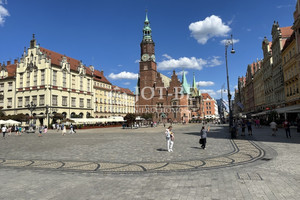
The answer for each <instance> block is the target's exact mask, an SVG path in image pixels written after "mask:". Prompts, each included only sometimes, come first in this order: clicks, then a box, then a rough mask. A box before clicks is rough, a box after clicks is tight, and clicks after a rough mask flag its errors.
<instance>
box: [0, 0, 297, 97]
mask: <svg viewBox="0 0 300 200" xmlns="http://www.w3.org/2000/svg"><path fill="white" fill-rule="evenodd" d="M295 6H296V0H268V1H267V0H252V1H241V0H228V1H222V0H210V1H200V0H185V1H183V0H176V1H174V0H127V1H125V0H86V1H76V0H51V1H50V0H48V1H46V0H27V1H24V0H0V61H1V62H3V61H7V60H13V59H15V58H18V57H21V54H22V52H23V49H24V47H25V46H26V47H28V46H29V41H30V40H31V38H32V33H35V34H36V38H37V41H38V43H40V45H41V46H42V47H44V48H47V49H50V50H53V51H56V52H58V53H61V54H66V55H67V56H70V57H73V58H75V59H78V60H82V61H83V63H84V64H86V65H87V66H88V65H94V66H95V68H96V69H98V70H103V71H104V74H105V76H106V77H107V78H108V79H109V80H110V81H111V82H112V83H113V84H116V85H118V86H121V87H127V88H130V89H131V90H134V87H135V85H136V82H137V80H136V77H137V73H138V70H139V64H138V62H137V60H139V59H140V42H141V40H142V28H143V23H144V20H145V9H148V17H149V20H150V24H151V28H152V37H153V40H154V42H155V52H156V61H157V64H158V69H159V71H160V72H162V73H163V74H165V75H168V76H170V72H171V71H172V70H173V69H175V70H176V72H178V73H180V72H181V71H182V69H183V68H184V70H185V71H187V73H188V74H187V79H188V81H189V82H190V83H191V82H192V76H193V72H194V73H195V75H196V81H197V82H199V87H200V89H201V90H202V91H203V92H209V93H210V94H211V95H212V96H213V97H215V98H220V91H219V90H220V89H221V87H222V85H223V84H224V83H226V71H225V47H224V44H221V41H222V40H224V39H226V38H229V37H230V34H233V37H234V39H235V40H236V41H238V42H236V43H235V44H234V48H235V50H236V53H235V54H234V55H231V54H230V53H229V55H228V65H229V76H230V85H231V91H233V88H234V87H235V86H236V85H237V77H238V76H242V75H245V73H246V68H247V65H248V64H250V63H252V62H253V61H255V60H256V59H257V58H258V59H261V58H262V50H261V43H262V40H263V37H264V36H267V37H268V39H269V40H271V28H272V24H273V22H274V20H276V21H278V22H279V25H280V26H281V27H285V26H291V25H292V24H293V12H294V10H295ZM229 50H230V49H229ZM179 77H180V78H181V76H179ZM225 86H226V84H225ZM226 87H227V86H226Z"/></svg>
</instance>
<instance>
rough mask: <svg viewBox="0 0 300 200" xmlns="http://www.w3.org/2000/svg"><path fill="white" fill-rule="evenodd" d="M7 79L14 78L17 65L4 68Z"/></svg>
mask: <svg viewBox="0 0 300 200" xmlns="http://www.w3.org/2000/svg"><path fill="white" fill-rule="evenodd" d="M6 69H7V73H8V77H14V76H15V75H16V69H17V64H12V65H7V66H6Z"/></svg>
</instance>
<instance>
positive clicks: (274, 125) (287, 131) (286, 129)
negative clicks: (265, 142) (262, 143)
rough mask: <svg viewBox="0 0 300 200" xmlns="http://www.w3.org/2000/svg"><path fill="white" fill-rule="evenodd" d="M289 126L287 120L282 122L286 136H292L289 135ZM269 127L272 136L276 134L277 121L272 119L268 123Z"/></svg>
mask: <svg viewBox="0 0 300 200" xmlns="http://www.w3.org/2000/svg"><path fill="white" fill-rule="evenodd" d="M290 127H291V124H290V123H289V122H288V121H287V120H285V121H284V122H283V128H284V130H285V134H286V137H287V138H292V136H291V128H290ZM270 128H271V130H272V136H276V135H277V131H278V127H277V123H276V122H274V121H272V122H271V123H270Z"/></svg>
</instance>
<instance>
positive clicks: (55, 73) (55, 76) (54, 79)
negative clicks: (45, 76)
mask: <svg viewBox="0 0 300 200" xmlns="http://www.w3.org/2000/svg"><path fill="white" fill-rule="evenodd" d="M56 78H57V71H55V70H53V85H54V86H56V84H57V82H56Z"/></svg>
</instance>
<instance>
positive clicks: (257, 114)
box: [251, 111, 268, 117]
mask: <svg viewBox="0 0 300 200" xmlns="http://www.w3.org/2000/svg"><path fill="white" fill-rule="evenodd" d="M267 112H268V111H263V112H259V113H255V114H252V115H251V116H252V117H255V116H261V115H265V114H267Z"/></svg>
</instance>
